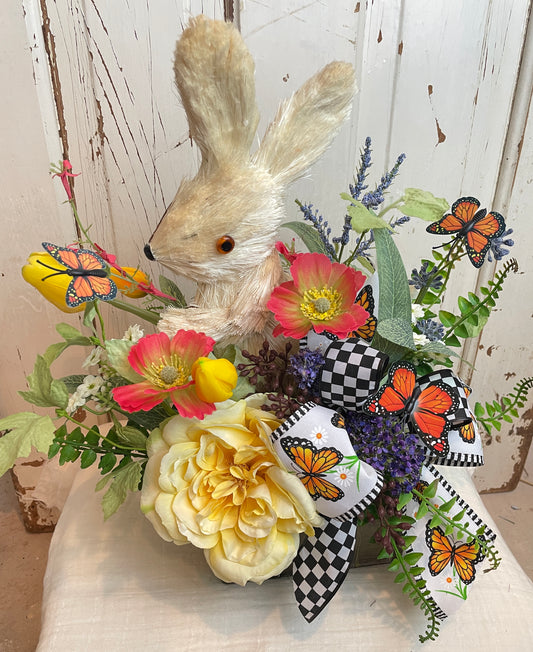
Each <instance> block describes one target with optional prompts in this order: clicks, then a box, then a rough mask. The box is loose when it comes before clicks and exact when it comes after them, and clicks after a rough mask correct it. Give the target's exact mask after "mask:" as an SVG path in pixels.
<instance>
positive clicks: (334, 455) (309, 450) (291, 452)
mask: <svg viewBox="0 0 533 652" xmlns="http://www.w3.org/2000/svg"><path fill="white" fill-rule="evenodd" d="M281 447H282V448H283V450H284V451H285V453H287V455H288V456H289V457H290V459H291V460H292V461H293V462H294V463H295V464H296V466H297V467H298V468H299V470H300V472H299V473H298V476H299V478H300V480H301V481H302V482H303V484H304V486H305V488H306V489H307V491H308V492H309V494H310V495H311V498H312V499H313V500H318V499H319V498H325V499H326V500H331V501H333V502H335V501H337V500H340V499H341V498H344V492H343V491H342V489H339V488H338V487H336V486H335V485H334V484H333V483H331V482H330V481H329V480H326V478H324V473H325V472H326V471H330V470H331V469H332V468H333V467H334V466H336V465H337V464H338V463H339V462H341V461H342V459H343V455H342V453H341V452H340V451H338V450H337V449H336V448H321V449H320V450H317V448H316V447H315V446H314V445H313V444H312V443H311V442H310V441H309V440H308V439H299V438H298V437H285V439H282V440H281Z"/></svg>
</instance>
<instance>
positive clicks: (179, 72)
mask: <svg viewBox="0 0 533 652" xmlns="http://www.w3.org/2000/svg"><path fill="white" fill-rule="evenodd" d="M174 73H175V77H176V84H177V87H178V90H179V93H180V97H181V100H182V103H183V106H184V108H185V112H186V114H187V118H188V121H189V129H190V135H191V137H192V138H193V139H194V141H195V142H196V144H197V145H198V148H199V150H200V153H201V157H202V159H201V165H200V168H199V170H198V173H197V175H196V176H195V177H194V178H193V179H188V180H184V181H183V182H182V184H181V185H180V187H179V189H178V192H177V194H176V197H175V198H174V200H173V202H172V203H171V204H170V206H169V208H168V209H167V211H166V212H165V214H164V216H163V218H162V220H161V222H160V223H159V225H158V227H157V228H156V230H155V232H154V233H153V235H152V237H151V238H150V241H149V243H148V244H147V245H146V247H145V253H146V255H147V256H148V257H149V258H150V259H152V260H157V261H158V262H160V263H162V264H163V265H165V266H166V267H169V268H170V269H172V270H173V271H175V272H177V273H179V274H181V275H183V276H185V277H188V278H191V279H194V280H195V281H197V283H198V292H197V296H196V298H195V300H194V307H193V308H188V309H186V310H178V309H169V310H168V311H167V313H166V314H165V315H164V316H163V319H162V321H161V322H160V325H159V327H160V328H161V330H164V331H165V332H168V333H169V334H172V333H173V332H175V331H176V330H178V329H179V328H195V329H196V330H203V332H206V333H207V334H209V335H211V336H212V337H215V339H219V338H221V339H223V340H227V339H228V337H229V338H230V339H231V338H232V337H234V336H235V337H236V336H237V335H238V337H240V338H242V337H244V339H246V337H247V335H248V334H249V333H251V334H253V335H254V336H255V335H257V336H258V337H260V339H264V336H265V335H266V336H267V337H268V333H267V332H263V331H264V330H265V329H266V330H267V331H268V325H267V322H268V318H267V317H266V312H267V311H266V308H265V304H266V301H267V300H268V296H269V294H270V291H271V289H272V288H273V287H274V286H275V285H277V284H278V283H279V282H280V280H281V276H282V272H281V266H280V264H279V260H278V256H277V253H276V252H275V249H274V244H275V241H276V235H277V229H278V227H279V225H280V223H281V221H282V220H283V217H284V209H283V203H282V197H283V192H284V190H285V188H286V186H287V184H289V183H290V182H291V181H293V180H294V179H296V178H298V177H299V176H301V174H302V173H303V172H305V170H306V169H307V168H308V167H309V166H310V165H311V164H312V163H313V162H314V161H315V160H316V159H317V158H318V157H319V156H320V155H321V154H322V153H323V152H324V150H325V149H326V147H327V146H328V145H329V143H330V142H331V140H332V138H333V136H334V135H335V133H336V132H337V130H338V128H339V127H340V125H341V123H342V122H343V120H344V119H345V117H346V116H347V115H348V113H349V111H350V106H351V98H352V95H353V91H354V74H353V68H352V66H351V65H349V64H347V63H340V62H334V63H331V64H329V65H328V66H326V67H325V68H324V69H323V70H322V71H320V72H319V73H317V74H316V75H315V76H314V77H312V78H311V79H310V80H308V81H307V82H306V83H305V84H304V85H303V86H302V87H301V88H300V89H299V90H298V91H297V92H296V93H295V94H294V95H293V96H292V97H291V98H289V99H288V100H287V101H286V102H285V103H284V104H283V105H282V106H281V107H280V109H279V111H278V113H277V115H276V117H275V119H274V121H273V122H272V123H271V125H270V126H269V128H268V130H267V133H266V134H265V137H264V139H263V141H262V142H261V144H260V146H259V148H258V150H257V151H256V152H255V154H253V155H250V148H251V145H252V141H253V139H254V136H255V132H256V129H257V124H258V121H259V114H258V110H257V106H256V102H255V86H254V63H253V59H252V57H251V55H250V53H249V51H248V49H247V48H246V46H245V44H244V41H243V40H242V37H241V35H240V33H239V32H238V30H237V29H236V28H235V27H234V26H233V25H232V24H231V23H224V22H222V21H214V20H210V19H208V18H206V17H205V16H198V17H196V18H193V19H192V20H191V22H190V24H189V26H188V27H187V29H185V31H184V32H183V34H182V35H181V38H180V39H179V41H178V43H177V46H176V53H175V64H174ZM215 286H216V291H215V289H214V288H215ZM254 288H255V290H254ZM243 290H244V291H245V292H246V293H247V295H249V296H248V304H249V305H246V301H244V302H243V298H242V294H243ZM230 308H231V310H230ZM214 310H221V311H222V313H223V314H222V313H220V314H218V315H217V316H218V318H219V319H222V320H224V322H225V325H226V326H225V329H224V333H221V332H220V329H219V330H216V329H215V332H214V331H213V323H214V321H216V320H215V319H214V317H215V315H214V312H213V311H214ZM239 310H242V319H244V322H245V323H241V321H242V319H241V317H240V316H239V315H238V314H237V313H238V312H239ZM194 311H196V312H194ZM198 311H199V312H198ZM224 311H225V312H224ZM258 311H259V312H258ZM261 311H262V312H263V313H265V314H263V316H260V313H261ZM247 313H248V315H249V316H248V317H247V316H246V315H247ZM229 322H231V324H232V325H231V324H230V323H229ZM237 322H238V323H237ZM246 322H249V323H246ZM228 329H229V330H228ZM231 329H233V331H234V333H233V335H232V332H231ZM217 335H218V337H217Z"/></svg>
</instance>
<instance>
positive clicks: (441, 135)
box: [435, 118, 446, 145]
mask: <svg viewBox="0 0 533 652" xmlns="http://www.w3.org/2000/svg"><path fill="white" fill-rule="evenodd" d="M435 124H436V125H437V139H438V142H437V145H440V144H441V143H443V142H444V141H445V140H446V134H445V133H444V132H443V131H442V129H441V128H440V125H439V121H438V120H437V118H435Z"/></svg>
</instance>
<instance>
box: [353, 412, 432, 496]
mask: <svg viewBox="0 0 533 652" xmlns="http://www.w3.org/2000/svg"><path fill="white" fill-rule="evenodd" d="M345 422H346V429H347V431H348V434H349V435H350V437H351V440H352V444H353V447H354V450H355V452H356V454H357V455H358V456H359V457H360V458H361V459H362V460H364V461H365V462H367V463H368V464H370V465H371V466H372V467H373V468H374V469H376V471H379V472H380V473H382V474H383V476H384V477H385V480H386V481H388V482H390V481H393V482H394V484H395V488H394V490H393V493H398V494H399V493H402V492H408V491H411V489H412V488H413V487H414V486H415V485H416V483H417V482H418V480H419V479H420V472H421V469H422V464H423V462H424V459H425V453H424V450H423V448H422V446H421V445H420V440H419V438H418V437H417V435H415V434H413V433H410V432H405V426H404V425H403V423H402V422H401V421H399V420H398V419H395V418H393V417H383V416H379V415H372V416H370V415H367V414H364V413H362V412H349V413H348V414H347V415H346V418H345Z"/></svg>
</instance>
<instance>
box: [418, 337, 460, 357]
mask: <svg viewBox="0 0 533 652" xmlns="http://www.w3.org/2000/svg"><path fill="white" fill-rule="evenodd" d="M419 351H420V352H421V353H429V354H437V355H445V356H450V355H452V356H455V357H457V353H455V351H452V350H451V349H450V348H448V347H447V346H446V345H445V344H444V343H443V342H440V341H438V342H428V343H427V344H424V345H423V346H421V347H420V349H419Z"/></svg>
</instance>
